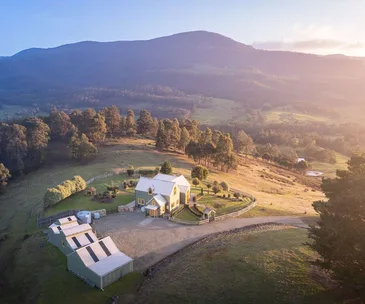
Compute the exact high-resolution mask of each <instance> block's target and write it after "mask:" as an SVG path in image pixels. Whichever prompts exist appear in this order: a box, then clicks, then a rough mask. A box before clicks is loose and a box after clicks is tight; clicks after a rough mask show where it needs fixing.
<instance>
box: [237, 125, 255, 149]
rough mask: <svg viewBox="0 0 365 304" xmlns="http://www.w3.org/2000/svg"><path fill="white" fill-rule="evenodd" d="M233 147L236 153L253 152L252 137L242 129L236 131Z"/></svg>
mask: <svg viewBox="0 0 365 304" xmlns="http://www.w3.org/2000/svg"><path fill="white" fill-rule="evenodd" d="M235 147H236V151H237V153H241V152H243V153H244V154H253V153H254V152H255V150H256V146H255V144H254V142H253V139H252V138H251V137H250V136H248V135H247V134H246V133H245V131H243V130H240V131H239V132H238V135H237V138H236V140H235Z"/></svg>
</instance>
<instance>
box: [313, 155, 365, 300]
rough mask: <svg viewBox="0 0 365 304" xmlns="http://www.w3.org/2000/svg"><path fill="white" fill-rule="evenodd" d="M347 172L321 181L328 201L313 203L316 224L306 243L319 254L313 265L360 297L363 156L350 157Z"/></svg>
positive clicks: (364, 242) (364, 252)
mask: <svg viewBox="0 0 365 304" xmlns="http://www.w3.org/2000/svg"><path fill="white" fill-rule="evenodd" d="M348 165H349V166H348V170H347V171H337V177H336V178H333V179H324V180H323V182H322V190H323V192H324V193H325V195H326V197H327V198H328V201H317V202H314V203H313V207H314V209H315V210H316V211H317V212H318V213H319V215H320V220H319V222H318V225H316V226H312V227H311V228H310V233H309V237H310V238H311V239H312V242H311V243H310V244H309V245H310V246H311V247H312V248H313V249H314V250H315V251H317V252H318V253H319V255H320V258H319V259H318V260H317V264H318V265H320V266H321V267H323V268H324V269H326V270H330V273H331V274H333V276H334V278H335V279H337V280H338V281H339V282H340V283H342V284H344V285H345V286H348V287H350V288H352V289H354V290H355V291H357V292H358V293H359V295H361V297H362V298H363V297H364V294H365V272H364V268H365V239H364V231H365V220H364V219H365V192H364V189H365V154H357V155H354V156H352V158H351V159H350V161H349V162H348Z"/></svg>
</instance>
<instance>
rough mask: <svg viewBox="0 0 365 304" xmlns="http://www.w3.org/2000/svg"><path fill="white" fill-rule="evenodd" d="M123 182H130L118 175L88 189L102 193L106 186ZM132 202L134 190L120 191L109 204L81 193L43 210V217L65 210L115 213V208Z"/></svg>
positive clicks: (101, 180) (98, 182)
mask: <svg viewBox="0 0 365 304" xmlns="http://www.w3.org/2000/svg"><path fill="white" fill-rule="evenodd" d="M125 180H127V181H129V180H131V179H130V178H129V177H128V176H126V175H124V174H119V175H115V176H111V177H107V178H104V179H100V180H96V181H95V182H93V183H91V184H90V185H89V186H88V187H94V188H95V189H96V191H97V192H104V191H106V190H107V187H108V186H111V187H115V186H119V185H121V184H122V183H123V182H124V181H125ZM133 200H134V189H132V188H131V189H128V190H127V191H121V192H120V193H119V194H118V195H117V197H116V198H114V199H113V201H112V202H111V203H101V202H99V201H93V200H92V199H91V197H90V196H87V195H85V194H84V193H83V192H80V193H77V194H74V195H72V196H71V197H69V198H67V199H65V200H64V201H62V202H60V203H58V204H57V205H55V206H53V207H52V208H48V209H47V210H45V216H49V215H52V214H56V213H58V212H61V211H65V210H78V209H83V210H98V209H106V211H107V212H108V211H115V210H116V209H117V206H120V205H126V204H128V203H130V202H132V201H133Z"/></svg>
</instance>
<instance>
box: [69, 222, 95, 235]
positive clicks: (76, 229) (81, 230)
mask: <svg viewBox="0 0 365 304" xmlns="http://www.w3.org/2000/svg"><path fill="white" fill-rule="evenodd" d="M87 231H92V229H91V226H90V225H89V224H82V225H77V226H73V227H71V228H68V229H64V230H62V233H63V234H64V236H66V237H67V236H71V235H76V234H79V233H84V232H87Z"/></svg>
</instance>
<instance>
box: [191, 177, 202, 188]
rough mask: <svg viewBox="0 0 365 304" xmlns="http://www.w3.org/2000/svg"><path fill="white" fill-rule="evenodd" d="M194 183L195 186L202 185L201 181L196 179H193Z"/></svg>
mask: <svg viewBox="0 0 365 304" xmlns="http://www.w3.org/2000/svg"><path fill="white" fill-rule="evenodd" d="M192 183H193V185H194V186H198V185H199V184H200V180H199V179H197V178H196V177H195V178H193V180H192Z"/></svg>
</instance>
